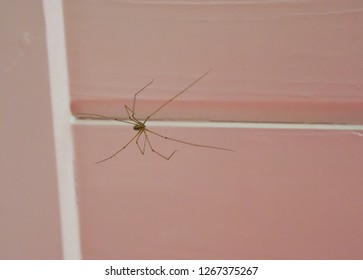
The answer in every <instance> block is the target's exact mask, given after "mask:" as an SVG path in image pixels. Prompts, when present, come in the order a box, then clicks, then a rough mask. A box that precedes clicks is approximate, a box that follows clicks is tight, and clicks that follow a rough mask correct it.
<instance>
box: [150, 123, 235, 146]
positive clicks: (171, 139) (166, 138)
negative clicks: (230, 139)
mask: <svg viewBox="0 0 363 280" xmlns="http://www.w3.org/2000/svg"><path fill="white" fill-rule="evenodd" d="M145 130H147V131H148V132H150V133H152V134H155V135H156V136H159V137H161V138H163V139H165V140H170V141H174V142H179V143H182V144H187V145H191V146H196V147H202V148H209V149H218V150H224V151H230V152H235V151H234V150H231V149H226V148H221V147H216V146H208V145H200V144H195V143H191V142H187V141H182V140H178V139H175V138H170V137H167V136H164V135H161V134H159V133H156V132H154V131H151V130H149V129H147V128H145Z"/></svg>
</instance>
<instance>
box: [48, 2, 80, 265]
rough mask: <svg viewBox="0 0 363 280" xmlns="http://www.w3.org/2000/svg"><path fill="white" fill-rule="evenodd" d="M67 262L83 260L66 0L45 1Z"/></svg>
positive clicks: (64, 247)
mask: <svg viewBox="0 0 363 280" xmlns="http://www.w3.org/2000/svg"><path fill="white" fill-rule="evenodd" d="M43 8H44V15H45V25H46V36H47V48H48V66H49V78H50V90H51V100H52V111H53V112H52V113H53V127H54V138H55V148H56V163H57V176H58V192H59V200H60V208H61V209H60V213H61V228H62V241H63V257H64V259H81V249H80V237H79V223H78V209H77V198H76V188H75V178H74V165H73V147H72V135H71V125H70V120H71V113H70V111H69V108H70V105H69V104H70V102H69V101H70V97H69V88H68V73H67V58H66V47H65V35H64V21H63V7H62V0H43Z"/></svg>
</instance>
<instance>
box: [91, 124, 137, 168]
mask: <svg viewBox="0 0 363 280" xmlns="http://www.w3.org/2000/svg"><path fill="white" fill-rule="evenodd" d="M141 133H142V131H141V130H140V131H138V132H137V133H136V134H135V135H134V136H133V137H132V138H131V140H130V141H129V142H127V144H126V145H125V146H123V147H122V148H121V149H120V150H118V151H117V152H116V153H113V154H112V155H111V156H109V157H107V158H105V159H103V160H100V161H97V162H95V163H96V164H98V163H101V162H104V161H106V160H109V159H111V158H113V157H114V156H116V155H117V154H118V153H120V152H121V151H122V150H124V149H125V148H126V147H127V146H128V145H129V144H130V143H131V142H132V141H133V140H134V139H135V138H136V137H139V135H140V134H141Z"/></svg>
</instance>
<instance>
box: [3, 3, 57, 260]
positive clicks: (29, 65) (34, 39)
mask: <svg viewBox="0 0 363 280" xmlns="http://www.w3.org/2000/svg"><path fill="white" fill-rule="evenodd" d="M0 38H1V39H0V99H1V101H0V122H1V137H0V143H1V144H0V146H1V157H0V225H1V226H0V227H1V229H0V259H60V258H62V257H63V253H62V243H61V228H60V217H59V212H60V211H59V202H58V190H57V174H56V164H55V149H54V138H53V127H52V112H51V103H50V90H49V80H48V78H49V72H48V64H47V63H48V62H47V49H46V38H45V22H44V15H43V7H42V1H40V0H35V1H21V0H15V1H0Z"/></svg>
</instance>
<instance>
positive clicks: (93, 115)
mask: <svg viewBox="0 0 363 280" xmlns="http://www.w3.org/2000/svg"><path fill="white" fill-rule="evenodd" d="M76 115H80V116H85V117H87V116H88V117H97V118H98V119H100V120H114V121H118V122H123V123H128V124H132V125H135V122H129V121H125V120H121V119H119V118H115V117H107V116H103V115H98V114H88V113H77V114H76ZM130 120H132V119H130ZM132 121H133V120H132Z"/></svg>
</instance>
